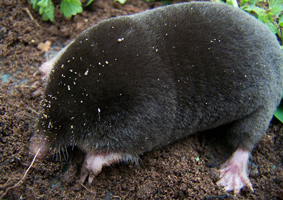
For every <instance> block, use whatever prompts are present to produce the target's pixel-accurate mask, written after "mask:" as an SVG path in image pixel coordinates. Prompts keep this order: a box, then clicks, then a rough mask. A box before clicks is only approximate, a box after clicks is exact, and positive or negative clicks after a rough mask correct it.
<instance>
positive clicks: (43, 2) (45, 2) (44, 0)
mask: <svg viewBox="0 0 283 200" xmlns="http://www.w3.org/2000/svg"><path fill="white" fill-rule="evenodd" d="M48 1H49V0H39V1H38V3H37V5H38V6H40V7H46V6H47V5H48Z"/></svg>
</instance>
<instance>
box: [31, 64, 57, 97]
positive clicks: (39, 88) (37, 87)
mask: <svg viewBox="0 0 283 200" xmlns="http://www.w3.org/2000/svg"><path fill="white" fill-rule="evenodd" d="M53 65H54V60H53V59H52V60H50V61H47V62H45V63H43V64H42V65H41V66H40V67H39V69H38V71H37V72H35V73H34V76H41V78H40V81H36V82H34V83H33V84H32V85H31V87H30V89H31V91H32V93H31V96H32V97H38V96H40V95H41V94H42V93H43V90H44V89H43V88H44V84H45V82H46V79H47V77H48V74H49V73H50V71H51V69H52V68H53Z"/></svg>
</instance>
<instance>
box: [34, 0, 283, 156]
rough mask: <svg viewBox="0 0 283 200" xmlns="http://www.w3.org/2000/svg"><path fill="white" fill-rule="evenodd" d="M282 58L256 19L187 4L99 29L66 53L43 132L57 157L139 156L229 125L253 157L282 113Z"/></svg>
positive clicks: (52, 77)
mask: <svg viewBox="0 0 283 200" xmlns="http://www.w3.org/2000/svg"><path fill="white" fill-rule="evenodd" d="M282 61H283V56H282V52H281V49H280V47H279V44H278V41H277V39H276V38H275V36H274V35H273V34H272V33H271V32H270V31H269V30H268V28H267V27H266V26H265V25H264V24H262V23H261V22H259V21H258V20H257V19H255V18H254V17H253V16H250V15H249V14H247V13H245V12H243V11H241V10H240V9H236V8H233V7H230V6H227V5H224V4H217V3H184V4H175V5H172V6H167V7H161V8H158V9H154V10H149V11H146V12H142V13H140V14H135V15H130V16H122V17H117V18H113V19H109V20H105V21H102V22H100V23H99V24H97V25H95V26H93V27H91V28H89V29H87V30H86V31H85V32H83V33H82V34H81V35H79V36H78V37H77V38H76V39H75V40H74V41H73V42H71V43H70V44H69V46H68V47H67V48H66V49H64V51H63V52H62V53H61V55H60V56H59V57H58V59H57V60H56V61H55V62H54V66H53V68H52V70H51V72H50V74H49V77H48V82H47V85H46V89H45V93H44V99H43V103H42V105H43V110H42V114H41V115H40V118H39V122H38V124H37V126H38V129H39V132H38V133H37V134H41V135H44V137H45V136H46V138H48V139H47V140H48V142H49V145H50V147H51V148H53V149H59V148H60V147H64V146H69V145H76V146H78V147H79V148H81V149H82V150H84V151H85V152H119V153H125V154H128V155H132V156H133V157H137V156H138V155H140V154H143V153H144V152H146V151H150V150H152V149H154V148H158V147H162V146H164V145H167V144H169V143H172V142H174V141H176V140H179V139H182V138H184V137H186V136H188V135H190V134H193V133H196V132H198V131H202V130H206V129H211V128H214V127H217V126H220V125H224V124H228V123H229V124H230V126H229V127H230V128H229V131H228V132H227V134H229V141H230V143H231V144H232V145H233V146H234V147H235V148H243V149H245V150H248V151H251V150H252V148H253V147H254V145H255V144H256V143H257V142H258V141H259V139H260V138H261V137H262V135H263V134H264V132H265V131H266V129H267V128H268V125H269V122H270V120H271V118H272V116H273V113H274V111H275V109H276V107H277V105H278V104H279V101H280V98H281V91H282Z"/></svg>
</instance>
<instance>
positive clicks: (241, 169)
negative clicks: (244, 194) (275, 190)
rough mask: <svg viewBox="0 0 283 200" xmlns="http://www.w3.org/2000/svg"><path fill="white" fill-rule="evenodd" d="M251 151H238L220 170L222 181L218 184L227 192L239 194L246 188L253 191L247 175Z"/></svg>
mask: <svg viewBox="0 0 283 200" xmlns="http://www.w3.org/2000/svg"><path fill="white" fill-rule="evenodd" d="M248 160H249V151H245V150H243V149H240V148H239V149H237V150H236V151H235V152H234V153H233V155H232V156H231V157H230V158H229V160H227V161H226V162H225V163H224V164H223V165H222V166H221V169H220V177H221V179H220V180H219V181H218V182H217V183H216V184H217V185H221V186H223V187H224V188H225V190H226V191H232V190H233V191H234V193H235V194H238V193H239V192H240V190H241V189H242V188H243V187H244V186H246V187H248V188H249V189H250V190H251V191H253V187H252V184H251V181H250V179H249V178H248V174H247V166H248Z"/></svg>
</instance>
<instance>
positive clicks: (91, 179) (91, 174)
mask: <svg viewBox="0 0 283 200" xmlns="http://www.w3.org/2000/svg"><path fill="white" fill-rule="evenodd" d="M94 178H95V175H94V174H93V173H90V174H89V176H88V184H91V183H92V181H93V179H94Z"/></svg>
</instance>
